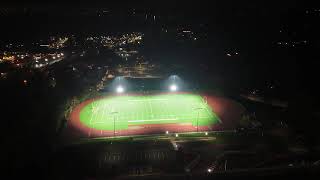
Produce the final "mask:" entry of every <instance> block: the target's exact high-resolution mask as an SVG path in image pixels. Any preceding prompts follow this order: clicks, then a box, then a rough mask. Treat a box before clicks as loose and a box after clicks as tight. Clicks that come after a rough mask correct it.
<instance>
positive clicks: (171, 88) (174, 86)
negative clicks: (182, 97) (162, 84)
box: [170, 84, 178, 91]
mask: <svg viewBox="0 0 320 180" xmlns="http://www.w3.org/2000/svg"><path fill="white" fill-rule="evenodd" d="M177 89H178V87H177V85H175V84H172V85H170V91H177Z"/></svg>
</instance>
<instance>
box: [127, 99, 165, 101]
mask: <svg viewBox="0 0 320 180" xmlns="http://www.w3.org/2000/svg"><path fill="white" fill-rule="evenodd" d="M167 100H168V99H147V100H146V99H132V100H127V101H144V102H145V101H167Z"/></svg>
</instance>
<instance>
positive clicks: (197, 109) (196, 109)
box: [194, 107, 203, 132]
mask: <svg viewBox="0 0 320 180" xmlns="http://www.w3.org/2000/svg"><path fill="white" fill-rule="evenodd" d="M202 109H203V108H201V107H199V108H194V110H195V111H198V116H197V132H199V115H200V110H202Z"/></svg>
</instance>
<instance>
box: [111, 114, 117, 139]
mask: <svg viewBox="0 0 320 180" xmlns="http://www.w3.org/2000/svg"><path fill="white" fill-rule="evenodd" d="M110 114H113V115H114V116H113V137H115V136H116V116H115V114H118V112H117V111H113V112H111V113H110Z"/></svg>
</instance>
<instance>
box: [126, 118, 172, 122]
mask: <svg viewBox="0 0 320 180" xmlns="http://www.w3.org/2000/svg"><path fill="white" fill-rule="evenodd" d="M175 120H178V119H177V118H167V119H148V120H132V121H128V122H145V121H175Z"/></svg>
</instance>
